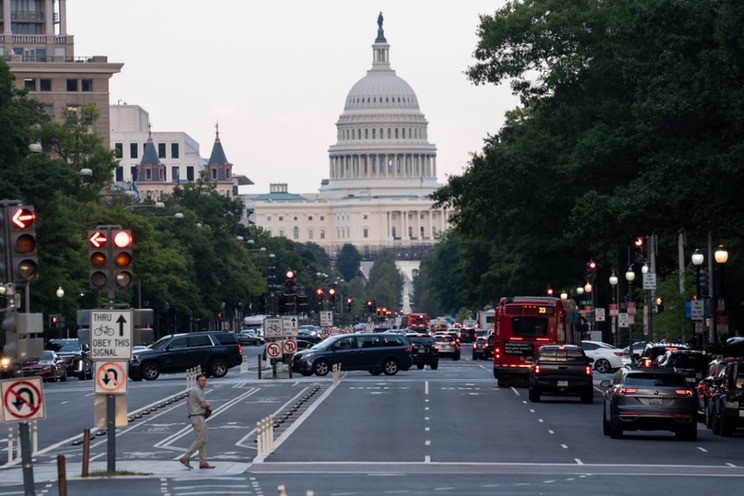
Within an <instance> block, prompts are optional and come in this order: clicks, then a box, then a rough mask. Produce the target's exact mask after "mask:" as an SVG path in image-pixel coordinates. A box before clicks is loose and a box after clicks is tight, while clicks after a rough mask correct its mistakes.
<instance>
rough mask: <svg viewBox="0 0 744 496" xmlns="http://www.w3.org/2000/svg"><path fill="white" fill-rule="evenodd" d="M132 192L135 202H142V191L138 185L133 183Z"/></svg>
mask: <svg viewBox="0 0 744 496" xmlns="http://www.w3.org/2000/svg"><path fill="white" fill-rule="evenodd" d="M132 191H134V197H133V198H134V201H136V202H137V203H139V202H141V201H142V199H141V198H140V191H139V188H138V187H137V183H134V182H133V183H132Z"/></svg>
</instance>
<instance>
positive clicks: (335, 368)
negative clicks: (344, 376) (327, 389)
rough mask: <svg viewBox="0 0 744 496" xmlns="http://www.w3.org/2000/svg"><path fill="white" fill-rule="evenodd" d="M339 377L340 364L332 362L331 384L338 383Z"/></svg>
mask: <svg viewBox="0 0 744 496" xmlns="http://www.w3.org/2000/svg"><path fill="white" fill-rule="evenodd" d="M340 377H341V364H340V363H334V364H333V384H338V381H339V379H340Z"/></svg>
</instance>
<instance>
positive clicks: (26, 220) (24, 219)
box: [10, 207, 36, 231]
mask: <svg viewBox="0 0 744 496" xmlns="http://www.w3.org/2000/svg"><path fill="white" fill-rule="evenodd" d="M35 220H36V213H35V212H34V211H33V210H30V209H28V208H24V207H18V208H16V209H15V210H14V211H13V213H12V214H11V215H10V222H11V224H12V225H13V227H14V228H15V229H18V230H21V231H22V230H25V229H28V228H29V227H31V224H33V223H34V221H35Z"/></svg>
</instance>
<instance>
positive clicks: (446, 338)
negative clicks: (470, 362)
mask: <svg viewBox="0 0 744 496" xmlns="http://www.w3.org/2000/svg"><path fill="white" fill-rule="evenodd" d="M434 342H435V343H436V344H437V347H438V348H439V356H440V357H443V356H444V357H452V359H453V360H459V359H460V341H459V340H458V339H457V336H456V334H455V333H442V334H436V335H435V336H434Z"/></svg>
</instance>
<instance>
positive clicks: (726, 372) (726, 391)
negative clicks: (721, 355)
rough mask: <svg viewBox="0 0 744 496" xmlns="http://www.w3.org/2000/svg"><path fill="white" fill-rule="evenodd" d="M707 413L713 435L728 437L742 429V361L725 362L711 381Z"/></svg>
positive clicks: (743, 367)
mask: <svg viewBox="0 0 744 496" xmlns="http://www.w3.org/2000/svg"><path fill="white" fill-rule="evenodd" d="M708 411H709V414H708V416H709V418H710V425H711V428H712V429H713V433H714V434H720V435H721V436H725V437H728V436H731V435H732V434H733V432H734V430H736V429H738V428H740V427H744V359H742V358H739V359H735V360H731V361H729V362H727V363H726V364H725V366H724V367H723V369H722V370H721V372H720V374H719V375H718V377H717V378H716V379H715V380H714V381H713V385H712V386H711V391H710V397H709V398H708Z"/></svg>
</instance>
